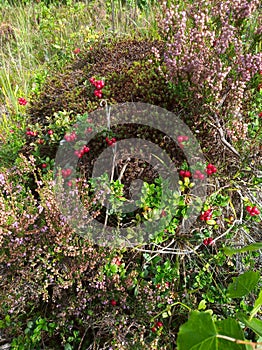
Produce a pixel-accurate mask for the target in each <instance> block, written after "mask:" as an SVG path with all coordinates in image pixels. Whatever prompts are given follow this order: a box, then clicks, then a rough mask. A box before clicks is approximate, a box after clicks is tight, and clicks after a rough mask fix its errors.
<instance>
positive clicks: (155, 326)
mask: <svg viewBox="0 0 262 350" xmlns="http://www.w3.org/2000/svg"><path fill="white" fill-rule="evenodd" d="M162 327H163V323H162V322H161V321H158V322H156V323H155V325H154V327H152V328H151V331H152V332H153V333H155V332H156V331H157V329H158V328H162Z"/></svg>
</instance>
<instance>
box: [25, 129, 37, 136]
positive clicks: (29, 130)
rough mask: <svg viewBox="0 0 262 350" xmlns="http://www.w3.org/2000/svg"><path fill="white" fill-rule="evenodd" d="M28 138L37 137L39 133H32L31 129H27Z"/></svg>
mask: <svg viewBox="0 0 262 350" xmlns="http://www.w3.org/2000/svg"><path fill="white" fill-rule="evenodd" d="M26 135H27V136H37V131H32V130H31V129H30V128H27V129H26Z"/></svg>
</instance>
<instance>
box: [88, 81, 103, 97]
mask: <svg viewBox="0 0 262 350" xmlns="http://www.w3.org/2000/svg"><path fill="white" fill-rule="evenodd" d="M89 81H90V83H91V84H92V85H94V87H95V88H96V90H95V91H94V94H95V96H96V97H98V98H102V96H103V93H102V89H103V87H104V86H105V83H104V81H103V80H96V79H95V78H94V77H92V78H90V79H89Z"/></svg>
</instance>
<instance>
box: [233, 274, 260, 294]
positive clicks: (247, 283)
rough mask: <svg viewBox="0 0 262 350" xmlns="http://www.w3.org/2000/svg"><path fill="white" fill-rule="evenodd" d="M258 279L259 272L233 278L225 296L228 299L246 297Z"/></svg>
mask: <svg viewBox="0 0 262 350" xmlns="http://www.w3.org/2000/svg"><path fill="white" fill-rule="evenodd" d="M259 278H260V274H259V272H254V271H247V272H245V273H243V274H242V275H240V276H238V277H233V282H232V283H230V284H229V286H228V289H227V294H228V296H229V297H230V298H241V297H243V296H245V295H248V294H249V293H250V292H251V291H252V290H253V289H254V288H255V287H256V285H257V283H258V281H259Z"/></svg>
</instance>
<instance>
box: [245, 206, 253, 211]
mask: <svg viewBox="0 0 262 350" xmlns="http://www.w3.org/2000/svg"><path fill="white" fill-rule="evenodd" d="M246 210H247V211H248V212H249V213H250V212H251V211H252V207H250V206H249V205H248V206H247V207H246Z"/></svg>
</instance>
